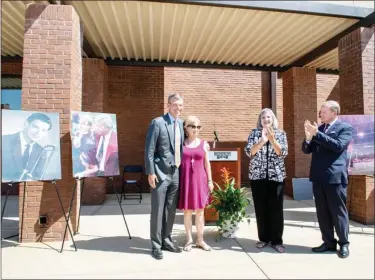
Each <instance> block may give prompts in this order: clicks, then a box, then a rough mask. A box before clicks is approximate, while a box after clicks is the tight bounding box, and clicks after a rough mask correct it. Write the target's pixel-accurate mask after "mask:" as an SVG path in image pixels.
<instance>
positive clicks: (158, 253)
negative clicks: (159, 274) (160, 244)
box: [152, 249, 163, 260]
mask: <svg viewBox="0 0 375 280" xmlns="http://www.w3.org/2000/svg"><path fill="white" fill-rule="evenodd" d="M152 256H153V257H154V258H155V259H157V260H161V259H162V258H163V252H162V251H161V250H160V249H152Z"/></svg>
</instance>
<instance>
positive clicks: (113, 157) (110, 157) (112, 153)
mask: <svg viewBox="0 0 375 280" xmlns="http://www.w3.org/2000/svg"><path fill="white" fill-rule="evenodd" d="M100 137H101V135H96V136H95V149H92V151H91V152H90V153H89V158H90V160H89V161H90V164H95V165H97V166H98V167H100V162H98V160H97V159H96V154H97V151H98V147H99V141H100ZM119 174H120V171H119V157H118V143H117V133H116V132H115V131H112V134H111V137H110V138H109V142H108V146H107V154H106V156H105V162H104V176H116V175H119ZM93 176H95V175H93Z"/></svg>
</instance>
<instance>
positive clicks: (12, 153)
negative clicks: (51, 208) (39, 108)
mask: <svg viewBox="0 0 375 280" xmlns="http://www.w3.org/2000/svg"><path fill="white" fill-rule="evenodd" d="M51 127H52V123H51V119H50V118H49V117H48V116H47V115H45V114H43V113H33V114H32V115H30V116H29V117H28V118H27V120H26V121H25V124H24V127H23V130H22V131H20V132H18V133H16V134H10V135H3V136H2V163H3V164H2V181H3V182H23V181H37V180H42V179H43V178H42V176H43V171H44V170H45V168H46V166H45V163H46V157H45V156H44V153H45V152H44V150H43V148H42V147H41V146H40V145H39V144H38V143H37V142H38V141H40V140H41V139H43V138H44V137H45V136H46V135H47V134H48V131H49V130H50V129H51Z"/></svg>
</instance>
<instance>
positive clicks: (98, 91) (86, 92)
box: [82, 58, 109, 205]
mask: <svg viewBox="0 0 375 280" xmlns="http://www.w3.org/2000/svg"><path fill="white" fill-rule="evenodd" d="M82 62H83V63H82V71H83V81H82V83H83V84H82V111H84V112H107V111H106V110H107V109H108V102H109V98H108V67H107V64H106V63H105V61H104V60H103V59H95V58H85V59H83V60H82ZM106 185H107V179H106V178H102V177H96V178H86V179H85V187H84V190H83V196H82V203H83V204H89V205H98V204H102V203H103V202H104V201H105V199H106V191H107V189H106Z"/></svg>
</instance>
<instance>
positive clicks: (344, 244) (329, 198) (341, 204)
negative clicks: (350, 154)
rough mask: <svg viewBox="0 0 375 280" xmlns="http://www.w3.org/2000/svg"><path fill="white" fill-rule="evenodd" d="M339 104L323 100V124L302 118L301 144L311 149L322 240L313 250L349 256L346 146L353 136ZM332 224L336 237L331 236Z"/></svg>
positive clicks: (311, 174)
mask: <svg viewBox="0 0 375 280" xmlns="http://www.w3.org/2000/svg"><path fill="white" fill-rule="evenodd" d="M339 113H340V105H339V104H338V103H337V102H336V101H326V102H325V103H323V105H322V107H321V111H320V118H321V121H322V125H320V126H319V127H318V125H317V124H316V123H314V124H311V123H310V122H309V121H305V135H306V138H305V140H304V142H303V144H302V151H303V152H304V153H305V154H310V153H312V159H311V166H310V181H312V183H313V193H314V197H315V206H316V213H317V217H318V222H319V227H320V231H321V233H322V239H323V244H322V245H321V246H319V247H315V248H312V251H313V252H316V253H322V252H325V251H336V246H337V243H338V244H339V246H340V250H339V252H338V256H339V257H341V258H346V257H348V256H349V240H348V234H349V215H348V211H347V208H346V190H347V189H346V187H347V185H348V166H347V149H348V145H349V143H350V141H351V140H352V133H353V128H352V126H351V125H349V124H347V123H345V122H342V121H340V120H338V114H339ZM334 228H335V230H336V234H337V236H338V238H339V240H338V242H337V240H336V239H335V238H334Z"/></svg>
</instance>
